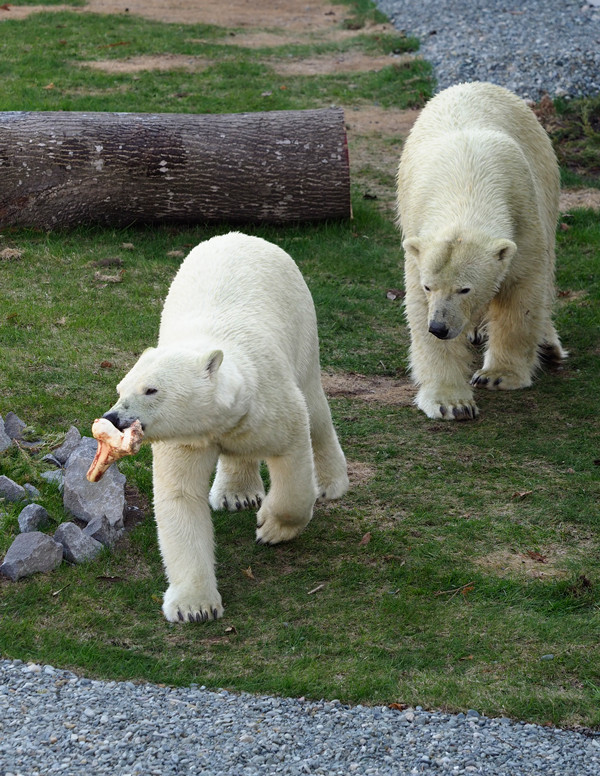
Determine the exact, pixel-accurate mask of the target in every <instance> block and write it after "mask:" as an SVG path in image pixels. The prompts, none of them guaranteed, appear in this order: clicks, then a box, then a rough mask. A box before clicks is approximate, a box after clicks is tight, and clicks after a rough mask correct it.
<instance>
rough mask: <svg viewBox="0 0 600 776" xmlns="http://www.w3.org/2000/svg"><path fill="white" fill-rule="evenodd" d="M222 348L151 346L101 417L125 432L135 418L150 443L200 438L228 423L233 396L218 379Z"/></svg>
mask: <svg viewBox="0 0 600 776" xmlns="http://www.w3.org/2000/svg"><path fill="white" fill-rule="evenodd" d="M222 361H223V351H221V350H213V351H210V352H209V353H207V354H204V355H199V354H198V353H196V352H194V351H191V350H178V349H174V348H165V347H158V348H149V349H148V350H146V351H144V352H143V353H142V355H141V356H140V358H139V360H138V362H137V363H136V364H135V366H134V367H133V368H132V369H131V371H130V372H128V374H126V375H125V377H124V378H123V379H122V380H121V382H120V383H119V384H118V386H117V393H118V394H119V399H118V401H117V402H116V404H114V405H113V406H112V407H111V408H110V410H109V411H108V412H107V413H106V414H105V415H104V416H103V417H105V418H106V419H107V420H109V421H110V422H111V423H112V424H113V425H114V426H116V427H117V428H118V429H120V430H121V431H123V429H125V428H128V427H129V426H130V425H131V424H132V423H133V421H134V420H139V421H140V423H141V424H142V428H143V430H144V438H145V439H146V440H148V441H150V442H157V441H167V440H173V439H180V440H181V439H184V440H185V439H186V438H190V439H192V438H193V439H198V438H199V437H203V436H207V435H208V436H210V435H211V434H213V433H214V432H215V430H217V429H218V430H221V429H222V427H223V424H224V423H225V425H227V420H229V418H228V417H227V418H224V417H223V416H224V415H225V416H228V415H229V414H231V405H232V404H233V402H234V400H235V395H234V394H232V392H231V391H230V390H227V389H225V387H224V386H223V381H220V380H219V379H218V377H219V375H218V373H219V369H220V367H221V363H222Z"/></svg>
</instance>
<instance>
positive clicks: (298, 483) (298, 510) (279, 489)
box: [256, 429, 317, 544]
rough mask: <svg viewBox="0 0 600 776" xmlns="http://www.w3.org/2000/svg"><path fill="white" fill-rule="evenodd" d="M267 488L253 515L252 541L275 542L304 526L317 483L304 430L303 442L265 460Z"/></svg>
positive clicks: (296, 533)
mask: <svg viewBox="0 0 600 776" xmlns="http://www.w3.org/2000/svg"><path fill="white" fill-rule="evenodd" d="M267 466H268V467H269V474H270V476H271V488H270V490H269V492H268V493H267V496H266V498H265V500H264V502H263V505H262V506H261V508H260V510H259V512H258V514H257V516H256V541H257V542H258V543H259V544H278V543H279V542H286V541H289V540H290V539H293V538H294V537H296V536H298V534H299V533H301V531H302V530H303V529H304V528H305V527H306V526H307V525H308V523H309V522H310V519H311V517H312V511H313V506H314V503H315V499H316V497H317V482H316V478H315V471H314V464H313V458H312V450H311V447H310V440H309V439H308V429H307V432H306V443H305V444H304V445H303V446H302V447H301V448H297V449H295V450H292V451H290V452H288V453H287V454H286V455H280V456H277V457H273V458H268V459H267Z"/></svg>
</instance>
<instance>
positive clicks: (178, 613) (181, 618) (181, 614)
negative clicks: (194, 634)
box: [177, 609, 185, 622]
mask: <svg viewBox="0 0 600 776" xmlns="http://www.w3.org/2000/svg"><path fill="white" fill-rule="evenodd" d="M177 616H178V617H179V619H180V620H181V622H183V621H184V619H185V617H184V616H183V612H182V611H181V609H178V610H177Z"/></svg>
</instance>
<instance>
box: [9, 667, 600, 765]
mask: <svg viewBox="0 0 600 776" xmlns="http://www.w3.org/2000/svg"><path fill="white" fill-rule="evenodd" d="M352 773H356V774H358V776H371V775H372V776H379V775H381V776H404V775H405V774H406V776H408V775H409V774H410V775H411V776H412V774H438V775H439V776H455V775H457V774H482V775H483V774H485V776H598V773H600V738H593V737H588V736H584V735H582V734H579V733H573V732H566V731H563V730H558V729H555V728H546V727H538V726H536V725H529V724H522V723H515V722H511V721H510V720H508V719H504V718H501V719H489V718H486V717H483V716H480V715H479V714H478V713H477V712H476V711H474V710H471V711H468V712H467V714H458V715H449V714H442V713H439V712H436V713H432V712H428V711H423V710H422V709H421V708H420V707H419V706H417V707H416V709H405V710H404V711H397V710H394V709H390V708H387V707H386V706H383V707H381V706H377V707H374V708H368V707H365V706H354V707H349V706H344V705H342V704H341V703H340V702H339V701H335V700H332V701H328V702H326V701H318V702H309V701H305V700H304V699H290V698H271V697H262V696H254V695H249V694H246V693H242V694H233V693H229V692H226V691H221V692H209V691H207V690H206V689H205V688H203V687H196V686H192V687H189V688H183V689H173V688H169V687H157V686H156V685H152V684H133V683H132V682H99V681H91V680H89V679H83V678H80V677H77V676H76V675H75V674H72V673H70V672H68V671H61V670H57V669H55V668H52V667H51V666H39V665H35V664H31V665H25V664H24V663H22V662H20V661H14V662H11V661H9V660H0V774H2V776H33V775H34V774H39V775H40V776H53V774H64V776H78V775H79V774H85V776H128V775H130V776H136V775H137V776H142V775H143V776H175V775H177V776H180V775H181V776H183V774H185V775H186V776H195V775H196V774H207V775H210V776H270V774H278V775H280V774H284V775H285V776H303V774H327V776H348V775H349V774H352Z"/></svg>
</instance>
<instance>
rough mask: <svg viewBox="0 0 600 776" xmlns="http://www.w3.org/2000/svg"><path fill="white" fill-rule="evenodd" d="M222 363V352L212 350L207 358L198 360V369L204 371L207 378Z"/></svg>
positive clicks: (203, 357)
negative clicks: (206, 373)
mask: <svg viewBox="0 0 600 776" xmlns="http://www.w3.org/2000/svg"><path fill="white" fill-rule="evenodd" d="M222 363H223V351H222V350H213V351H212V353H209V354H208V356H202V358H201V359H200V368H201V369H202V371H204V370H206V371H207V372H208V374H209V377H212V376H213V375H214V374H215V372H216V371H217V370H218V368H219V367H220V366H221V364H222Z"/></svg>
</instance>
